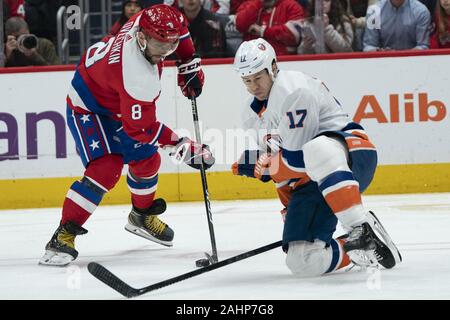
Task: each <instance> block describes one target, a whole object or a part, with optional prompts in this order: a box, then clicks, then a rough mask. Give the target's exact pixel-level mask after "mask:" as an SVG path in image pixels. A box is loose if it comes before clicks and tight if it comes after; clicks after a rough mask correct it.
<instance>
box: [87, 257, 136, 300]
mask: <svg viewBox="0 0 450 320" xmlns="http://www.w3.org/2000/svg"><path fill="white" fill-rule="evenodd" d="M88 270H89V272H90V274H92V275H93V276H94V277H96V278H97V279H98V280H100V281H102V282H103V283H104V284H106V285H107V286H110V287H111V288H113V289H114V290H116V291H117V292H119V293H120V294H122V295H123V296H125V297H127V298H132V297H135V296H137V295H139V290H138V289H136V288H133V287H131V286H129V285H128V284H126V283H125V282H123V281H122V280H120V279H119V278H118V277H117V276H116V275H114V274H113V273H112V272H111V271H109V270H108V269H106V268H105V267H104V266H102V265H101V264H99V263H97V262H90V263H89V264H88Z"/></svg>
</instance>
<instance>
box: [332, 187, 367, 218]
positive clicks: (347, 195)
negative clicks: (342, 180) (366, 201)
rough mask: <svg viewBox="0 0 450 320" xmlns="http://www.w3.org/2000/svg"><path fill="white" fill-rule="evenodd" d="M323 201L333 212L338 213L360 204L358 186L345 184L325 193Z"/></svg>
mask: <svg viewBox="0 0 450 320" xmlns="http://www.w3.org/2000/svg"><path fill="white" fill-rule="evenodd" d="M325 201H326V202H327V204H328V205H329V206H330V208H331V210H332V211H333V212H334V213H338V212H341V211H344V210H346V209H348V208H351V207H353V206H355V205H357V204H361V194H360V193H359V189H358V186H346V187H343V188H340V189H337V190H335V191H332V192H330V193H329V194H327V195H326V196H325Z"/></svg>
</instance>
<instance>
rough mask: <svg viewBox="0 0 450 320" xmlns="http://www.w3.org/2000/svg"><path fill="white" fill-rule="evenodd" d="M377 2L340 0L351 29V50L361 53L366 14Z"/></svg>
mask: <svg viewBox="0 0 450 320" xmlns="http://www.w3.org/2000/svg"><path fill="white" fill-rule="evenodd" d="M377 1H378V0H341V4H342V5H343V7H344V10H345V12H346V13H347V15H348V16H349V18H350V21H351V23H352V27H353V31H354V32H353V33H354V37H353V50H354V51H362V49H363V44H362V42H363V35H364V29H365V28H366V12H367V9H368V7H369V6H371V5H374V4H375V3H377Z"/></svg>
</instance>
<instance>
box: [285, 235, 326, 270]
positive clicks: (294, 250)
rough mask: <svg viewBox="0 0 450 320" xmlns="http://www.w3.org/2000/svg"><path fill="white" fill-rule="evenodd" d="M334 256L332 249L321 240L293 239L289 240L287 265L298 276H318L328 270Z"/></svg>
mask: <svg viewBox="0 0 450 320" xmlns="http://www.w3.org/2000/svg"><path fill="white" fill-rule="evenodd" d="M332 257H333V253H332V250H331V249H330V248H326V244H325V242H323V241H321V240H315V241H314V242H308V241H292V242H289V249H288V252H287V256H286V265H287V267H288V268H289V270H291V272H292V273H293V274H294V275H296V276H298V277H317V276H320V275H322V274H324V273H325V272H326V271H327V270H328V268H329V267H330V263H331V260H332Z"/></svg>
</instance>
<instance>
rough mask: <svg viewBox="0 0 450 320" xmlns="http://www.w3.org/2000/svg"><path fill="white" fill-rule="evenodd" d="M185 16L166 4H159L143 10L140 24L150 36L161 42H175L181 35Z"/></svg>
mask: <svg viewBox="0 0 450 320" xmlns="http://www.w3.org/2000/svg"><path fill="white" fill-rule="evenodd" d="M182 21H183V16H182V14H181V13H179V12H177V10H176V9H175V8H172V7H170V6H168V5H165V4H158V5H155V6H152V7H150V8H147V9H145V10H144V11H143V12H142V16H141V20H140V21H139V26H140V27H141V29H142V31H143V32H144V33H145V34H147V35H148V36H150V37H152V38H154V39H156V40H158V41H161V42H175V41H177V40H178V38H179V37H180V35H181V29H182V27H183V23H182Z"/></svg>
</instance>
